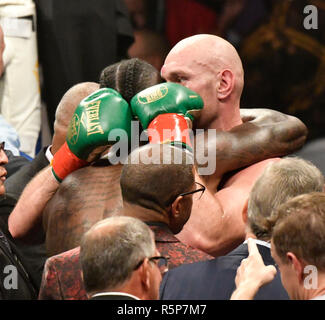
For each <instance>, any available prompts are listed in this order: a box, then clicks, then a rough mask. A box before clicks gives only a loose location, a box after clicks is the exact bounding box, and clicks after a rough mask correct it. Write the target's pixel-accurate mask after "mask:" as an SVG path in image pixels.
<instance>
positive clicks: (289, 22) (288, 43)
mask: <svg viewBox="0 0 325 320" xmlns="http://www.w3.org/2000/svg"><path fill="white" fill-rule="evenodd" d="M307 4H310V1H306V0H299V1H272V10H271V12H270V15H269V19H267V20H265V21H264V22H263V24H262V25H260V26H259V27H258V28H257V29H256V30H254V31H253V32H251V34H250V35H249V36H247V37H246V38H245V39H243V41H242V43H241V46H240V48H239V53H240V55H241V57H242V60H243V64H244V69H245V71H246V75H245V90H244V92H243V97H242V106H250V107H254V106H255V107H256V106H269V107H272V108H273V109H277V110H279V111H281V112H284V113H287V114H291V115H294V116H296V117H298V118H300V119H301V120H302V121H303V122H304V123H305V124H306V125H307V127H308V129H309V139H314V138H318V137H321V136H324V135H325V114H324V112H325V111H324V104H325V63H324V61H325V60H324V57H325V55H324V50H325V33H324V30H325V29H324V28H325V1H323V0H321V1H317V3H316V2H315V4H316V6H317V8H318V29H315V30H313V29H310V30H306V29H305V28H304V19H305V18H306V14H304V13H303V10H304V7H305V6H306V5H307Z"/></svg>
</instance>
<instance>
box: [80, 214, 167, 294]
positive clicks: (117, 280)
mask: <svg viewBox="0 0 325 320" xmlns="http://www.w3.org/2000/svg"><path fill="white" fill-rule="evenodd" d="M80 262H81V267H82V272H83V279H84V284H85V288H86V291H87V294H88V297H89V298H90V299H92V300H157V299H158V298H159V285H160V282H161V279H162V274H163V273H164V272H166V271H167V270H168V266H167V259H166V258H165V257H162V256H161V255H160V254H159V251H158V250H157V248H156V245H155V240H154V235H153V233H152V231H151V230H150V228H149V227H148V226H147V225H146V224H145V223H143V222H142V221H140V220H139V219H135V218H131V217H111V218H107V219H104V220H102V221H100V222H97V223H96V224H95V225H94V226H93V227H92V228H91V229H90V230H88V231H87V232H86V233H85V234H84V236H83V238H82V241H81V248H80Z"/></svg>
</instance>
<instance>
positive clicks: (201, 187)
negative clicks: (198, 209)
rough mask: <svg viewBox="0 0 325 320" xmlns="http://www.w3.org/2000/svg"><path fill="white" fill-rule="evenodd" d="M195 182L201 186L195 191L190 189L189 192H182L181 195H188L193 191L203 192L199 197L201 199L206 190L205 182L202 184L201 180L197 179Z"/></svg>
mask: <svg viewBox="0 0 325 320" xmlns="http://www.w3.org/2000/svg"><path fill="white" fill-rule="evenodd" d="M195 184H196V185H197V186H199V187H200V188H198V189H196V190H193V191H189V192H184V193H181V194H180V196H187V195H189V194H193V193H196V192H201V195H200V197H199V199H201V197H202V195H203V193H204V191H205V186H204V185H203V184H201V183H200V182H196V181H195Z"/></svg>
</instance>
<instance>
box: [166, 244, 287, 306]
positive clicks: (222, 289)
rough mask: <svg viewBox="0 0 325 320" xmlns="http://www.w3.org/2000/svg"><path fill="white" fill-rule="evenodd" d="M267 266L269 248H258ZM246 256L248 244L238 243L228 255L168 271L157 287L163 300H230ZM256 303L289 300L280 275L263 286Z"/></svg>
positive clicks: (269, 259)
mask: <svg viewBox="0 0 325 320" xmlns="http://www.w3.org/2000/svg"><path fill="white" fill-rule="evenodd" d="M257 246H258V249H259V252H260V253H261V255H262V258H263V260H264V263H265V264H266V265H270V264H273V265H274V261H273V259H272V257H271V251H270V249H269V248H267V247H265V246H263V245H259V244H258V245H257ZM247 257H248V247H247V244H241V245H240V246H238V247H237V248H236V249H235V250H233V251H231V252H230V253H229V254H227V255H225V256H222V257H218V258H215V259H213V260H210V261H204V262H198V263H193V264H188V265H183V266H181V267H178V268H175V269H173V270H171V271H168V272H167V273H166V274H165V276H164V278H163V281H162V283H161V286H160V296H161V299H163V300H172V299H175V300H229V299H230V297H231V294H232V293H233V291H234V290H235V288H236V286H235V277H236V272H237V268H238V267H239V265H240V263H241V261H242V260H243V259H244V258H247ZM255 299H256V300H287V299H289V297H288V295H287V293H286V291H285V289H284V288H283V286H282V283H281V279H280V275H279V272H277V275H276V277H275V279H274V280H273V281H272V282H271V283H269V284H267V285H265V286H264V287H262V288H261V289H260V290H259V291H258V293H257V295H256V297H255Z"/></svg>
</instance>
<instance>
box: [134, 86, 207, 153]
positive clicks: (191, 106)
mask: <svg viewBox="0 0 325 320" xmlns="http://www.w3.org/2000/svg"><path fill="white" fill-rule="evenodd" d="M131 108H132V111H133V114H134V116H135V117H136V118H138V119H139V120H140V122H141V125H142V127H143V129H147V133H148V137H149V142H150V143H170V144H173V145H180V146H182V147H185V148H188V149H190V150H192V149H191V142H190V137H189V132H188V129H189V128H191V127H192V121H193V120H194V117H195V116H197V114H199V113H200V110H201V109H202V108H203V101H202V99H201V97H200V96H199V95H198V94H197V93H195V92H194V91H192V90H189V89H188V88H186V87H184V86H181V85H179V84H176V83H171V82H168V83H163V84H158V85H155V86H153V87H150V88H148V89H146V90H144V91H142V92H140V93H138V94H137V95H135V96H134V97H133V98H132V100H131Z"/></svg>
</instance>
